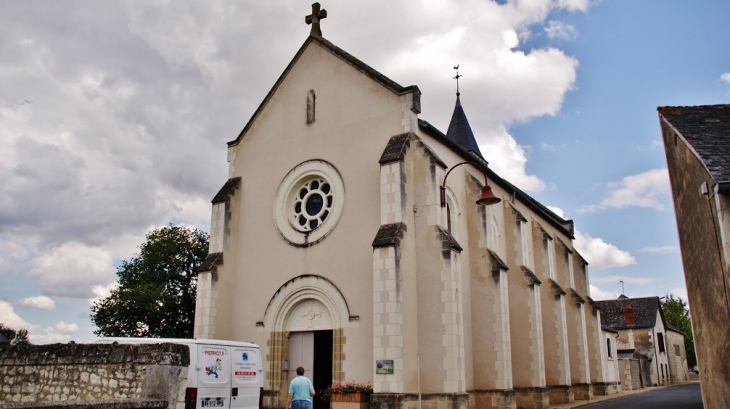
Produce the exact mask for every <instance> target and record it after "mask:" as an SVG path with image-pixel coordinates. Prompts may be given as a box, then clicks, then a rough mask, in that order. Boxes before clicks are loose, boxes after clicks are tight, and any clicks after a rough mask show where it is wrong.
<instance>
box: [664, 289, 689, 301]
mask: <svg viewBox="0 0 730 409" xmlns="http://www.w3.org/2000/svg"><path fill="white" fill-rule="evenodd" d="M669 294H673V295H674V296H675V297H679V298H681V299H683V300H684V301H686V302H687V303H688V304H689V295H688V294H687V289H686V288H685V287H678V288H675V289H673V290H671V291H669Z"/></svg>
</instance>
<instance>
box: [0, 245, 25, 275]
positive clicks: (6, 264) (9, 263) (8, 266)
mask: <svg viewBox="0 0 730 409" xmlns="http://www.w3.org/2000/svg"><path fill="white" fill-rule="evenodd" d="M31 257H32V253H31V249H30V248H29V245H28V244H26V243H22V242H21V241H20V240H18V241H13V240H9V239H7V238H6V239H4V238H2V237H0V266H2V267H0V272H6V271H7V272H11V271H17V270H18V268H19V267H20V266H22V265H23V264H25V263H27V262H28V261H29V260H30V258H31Z"/></svg>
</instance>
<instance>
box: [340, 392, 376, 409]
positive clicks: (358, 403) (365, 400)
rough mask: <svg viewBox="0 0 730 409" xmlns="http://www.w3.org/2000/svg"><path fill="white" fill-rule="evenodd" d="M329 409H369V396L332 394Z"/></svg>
mask: <svg viewBox="0 0 730 409" xmlns="http://www.w3.org/2000/svg"><path fill="white" fill-rule="evenodd" d="M330 409H370V395H367V394H364V393H342V394H333V395H332V397H331V399H330Z"/></svg>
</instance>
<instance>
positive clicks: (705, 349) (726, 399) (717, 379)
mask: <svg viewBox="0 0 730 409" xmlns="http://www.w3.org/2000/svg"><path fill="white" fill-rule="evenodd" d="M658 111H659V122H660V125H661V130H662V137H663V139H664V148H665V152H666V155H667V168H668V170H669V180H670V182H671V186H672V196H673V198H674V211H675V214H676V218H677V228H678V231H679V243H680V247H681V251H682V263H683V265H684V277H685V280H686V282H687V293H688V298H689V300H688V301H689V305H690V308H691V310H692V329H693V333H694V340H695V352H696V354H697V363H698V367H699V369H700V381H701V383H702V399H703V402H704V405H705V407H706V408H728V407H730V359H728V351H730V290H728V286H729V284H728V283H729V282H730V274H729V273H728V261H729V260H730V237H728V235H729V234H730V105H706V106H694V107H660V108H658Z"/></svg>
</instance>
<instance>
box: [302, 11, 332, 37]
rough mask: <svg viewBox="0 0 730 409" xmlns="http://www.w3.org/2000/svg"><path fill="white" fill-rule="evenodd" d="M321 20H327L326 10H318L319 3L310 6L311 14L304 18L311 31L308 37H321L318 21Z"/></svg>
mask: <svg viewBox="0 0 730 409" xmlns="http://www.w3.org/2000/svg"><path fill="white" fill-rule="evenodd" d="M323 18H327V10H324V9H322V10H320V9H319V3H314V4H312V14H310V15H308V16H306V17H304V21H305V22H306V23H307V24H311V25H312V31H310V32H309V35H313V36H318V37H322V29H320V28H319V20H322V19H323Z"/></svg>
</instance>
